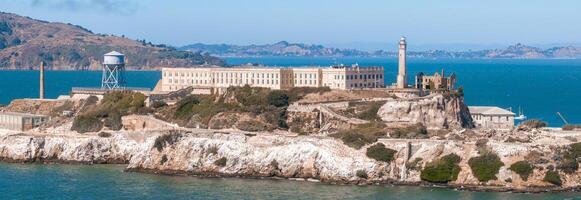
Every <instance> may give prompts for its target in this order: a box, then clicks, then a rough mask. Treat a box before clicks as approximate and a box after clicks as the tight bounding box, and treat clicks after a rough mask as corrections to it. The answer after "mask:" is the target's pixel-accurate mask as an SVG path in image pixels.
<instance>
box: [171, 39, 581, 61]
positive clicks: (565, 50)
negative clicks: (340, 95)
mask: <svg viewBox="0 0 581 200" xmlns="http://www.w3.org/2000/svg"><path fill="white" fill-rule="evenodd" d="M394 45H396V44H394ZM179 49H180V50H185V51H192V52H202V53H209V54H210V55H214V56H218V57H265V56H311V57H320V56H330V57H342V56H363V57H397V52H392V51H383V50H380V51H374V52H368V51H361V50H357V49H340V48H331V47H324V46H322V45H310V44H302V43H289V42H286V41H281V42H277V43H274V44H265V45H228V44H202V43H196V44H192V45H187V46H183V47H180V48H179ZM407 54H408V56H410V57H418V58H474V59H477V58H519V59H527V58H528V59H534V58H581V48H580V47H574V46H566V47H552V48H548V49H541V48H537V47H532V46H527V45H524V44H520V43H518V44H516V45H512V46H509V47H507V48H504V49H489V50H478V51H446V50H428V51H408V52H407Z"/></svg>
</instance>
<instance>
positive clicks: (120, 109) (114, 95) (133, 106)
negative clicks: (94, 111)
mask: <svg viewBox="0 0 581 200" xmlns="http://www.w3.org/2000/svg"><path fill="white" fill-rule="evenodd" d="M144 106H145V95H143V94H141V93H139V92H132V91H111V92H107V93H106V94H105V95H104V96H103V100H102V102H101V105H100V107H101V108H102V109H106V110H108V111H109V113H113V112H117V113H120V114H121V115H127V114H131V113H135V112H137V110H138V109H139V108H141V107H144Z"/></svg>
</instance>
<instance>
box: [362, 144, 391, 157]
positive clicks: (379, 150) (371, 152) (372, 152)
mask: <svg viewBox="0 0 581 200" xmlns="http://www.w3.org/2000/svg"><path fill="white" fill-rule="evenodd" d="M396 153H397V151H396V150H393V149H390V148H386V147H385V145H384V144H383V143H377V144H375V145H373V146H370V147H369V148H367V152H366V153H365V155H367V157H369V158H373V159H375V160H377V161H383V162H391V161H392V160H393V156H394V155H395V154H396Z"/></svg>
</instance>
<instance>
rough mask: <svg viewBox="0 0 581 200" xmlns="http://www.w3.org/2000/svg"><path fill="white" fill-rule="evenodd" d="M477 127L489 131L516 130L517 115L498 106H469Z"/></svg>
mask: <svg viewBox="0 0 581 200" xmlns="http://www.w3.org/2000/svg"><path fill="white" fill-rule="evenodd" d="M468 110H470V115H471V116H472V120H473V121H474V124H475V125H476V127H480V128H489V129H506V130H508V129H512V128H514V116H515V114H514V113H513V112H511V111H508V110H506V109H502V108H499V107H496V106H468Z"/></svg>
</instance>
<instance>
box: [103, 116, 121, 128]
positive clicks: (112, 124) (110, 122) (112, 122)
mask: <svg viewBox="0 0 581 200" xmlns="http://www.w3.org/2000/svg"><path fill="white" fill-rule="evenodd" d="M105 127H109V129H111V130H114V131H118V130H121V128H123V122H122V120H121V114H119V113H110V114H109V116H108V117H107V118H106V119H105Z"/></svg>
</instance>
